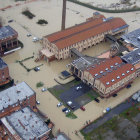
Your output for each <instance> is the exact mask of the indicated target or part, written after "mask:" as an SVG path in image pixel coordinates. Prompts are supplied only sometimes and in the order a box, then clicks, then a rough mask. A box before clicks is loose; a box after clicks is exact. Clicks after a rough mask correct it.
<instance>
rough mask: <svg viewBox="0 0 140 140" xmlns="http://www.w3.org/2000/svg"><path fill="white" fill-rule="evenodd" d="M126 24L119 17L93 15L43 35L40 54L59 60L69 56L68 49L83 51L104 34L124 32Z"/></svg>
mask: <svg viewBox="0 0 140 140" xmlns="http://www.w3.org/2000/svg"><path fill="white" fill-rule="evenodd" d="M127 29H128V25H127V24H126V22H125V21H124V20H123V19H121V18H113V17H110V18H105V17H104V16H103V15H98V16H95V17H94V18H93V19H90V20H88V21H86V22H84V23H81V24H79V25H76V26H73V27H71V28H68V29H66V30H63V31H59V32H56V33H53V34H50V35H47V36H44V37H43V48H44V49H43V50H41V51H40V56H41V57H42V56H43V57H44V59H50V58H52V57H54V58H56V59H58V60H60V59H66V58H68V57H69V56H70V49H71V48H76V49H77V50H78V51H80V52H81V51H83V50H84V49H87V48H89V47H92V46H94V45H96V44H98V43H99V42H101V41H103V40H104V37H105V35H106V34H111V35H116V34H119V33H121V32H125V31H126V30H127Z"/></svg>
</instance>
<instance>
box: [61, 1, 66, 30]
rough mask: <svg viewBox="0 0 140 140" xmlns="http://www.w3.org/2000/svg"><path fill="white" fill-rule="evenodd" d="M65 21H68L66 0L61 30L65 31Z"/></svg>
mask: <svg viewBox="0 0 140 140" xmlns="http://www.w3.org/2000/svg"><path fill="white" fill-rule="evenodd" d="M65 21H66V0H63V10H62V26H61V30H65Z"/></svg>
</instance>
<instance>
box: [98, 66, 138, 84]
mask: <svg viewBox="0 0 140 140" xmlns="http://www.w3.org/2000/svg"><path fill="white" fill-rule="evenodd" d="M131 68H133V71H132V70H131ZM127 71H129V73H127ZM135 71H136V69H135V68H134V66H133V65H132V64H124V65H122V66H121V67H118V68H117V69H116V70H113V71H112V72H110V73H107V75H105V76H102V77H101V78H100V79H99V80H100V81H101V82H102V83H103V84H104V86H105V87H111V86H112V85H114V84H115V83H117V82H119V81H121V80H122V79H124V78H125V77H127V76H128V75H130V74H132V73H134V72H135ZM123 73H124V74H125V75H124V76H123V75H122V74H123ZM117 76H119V77H120V78H119V79H117ZM112 79H114V82H112V81H111V80H112ZM107 82H109V84H106V83H107Z"/></svg>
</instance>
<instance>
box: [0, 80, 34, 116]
mask: <svg viewBox="0 0 140 140" xmlns="http://www.w3.org/2000/svg"><path fill="white" fill-rule="evenodd" d="M26 106H29V107H30V108H31V109H34V108H35V107H36V93H35V92H34V91H33V90H32V89H31V88H30V87H29V86H28V85H27V84H26V83H25V82H22V83H19V84H17V85H16V86H13V87H10V88H8V89H6V90H3V91H1V92H0V118H2V117H4V116H7V115H9V114H11V113H12V112H14V111H18V110H20V109H21V108H23V107H26Z"/></svg>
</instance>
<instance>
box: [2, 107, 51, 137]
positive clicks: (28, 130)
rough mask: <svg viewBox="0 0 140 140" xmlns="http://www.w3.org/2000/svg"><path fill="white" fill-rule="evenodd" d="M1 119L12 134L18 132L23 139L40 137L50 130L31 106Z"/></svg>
mask: <svg viewBox="0 0 140 140" xmlns="http://www.w3.org/2000/svg"><path fill="white" fill-rule="evenodd" d="M1 121H2V122H3V123H4V125H5V126H6V127H7V128H8V130H9V131H10V132H11V133H12V134H16V133H17V134H18V135H19V136H20V137H21V138H22V139H23V140H31V139H32V140H33V139H35V138H36V139H39V137H41V136H42V135H43V134H44V133H46V132H47V131H49V130H50V129H49V128H48V126H47V125H46V123H45V122H44V121H43V120H42V119H41V118H40V117H39V116H38V115H37V114H36V113H35V112H33V111H32V110H31V109H30V108H29V107H25V108H23V109H21V110H19V111H17V112H14V113H12V114H11V115H9V116H6V117H4V118H2V119H1ZM9 126H10V127H9Z"/></svg>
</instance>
